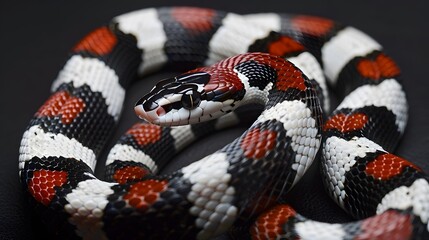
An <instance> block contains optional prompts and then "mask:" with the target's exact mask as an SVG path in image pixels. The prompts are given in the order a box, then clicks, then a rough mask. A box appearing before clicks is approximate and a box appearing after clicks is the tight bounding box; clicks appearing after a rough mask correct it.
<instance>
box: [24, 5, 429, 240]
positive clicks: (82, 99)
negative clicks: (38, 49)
mask: <svg viewBox="0 0 429 240" xmlns="http://www.w3.org/2000/svg"><path fill="white" fill-rule="evenodd" d="M247 52H265V53H247ZM237 54H240V55H238V56H235V55H237ZM231 56H235V57H231ZM284 58H286V59H288V60H289V61H290V62H289V61H286V60H284ZM218 61H220V62H218ZM215 62H218V63H215ZM211 64H214V65H212V66H210V67H200V66H201V65H211ZM321 66H323V69H322V68H321ZM162 67H172V68H176V69H186V70H189V69H191V68H194V67H199V68H198V69H196V70H191V71H188V72H187V73H186V74H183V75H180V76H178V77H176V78H174V79H167V80H164V81H161V82H160V83H159V84H158V85H157V86H155V87H154V89H153V90H152V92H151V93H149V94H148V95H146V96H145V97H144V98H143V99H142V100H141V101H139V102H138V104H137V106H136V112H137V113H138V114H140V115H141V116H143V117H145V118H146V119H147V120H149V121H152V122H156V123H158V124H161V125H183V124H185V123H195V124H194V125H191V126H189V125H188V126H178V127H168V126H164V127H161V126H157V125H152V124H149V123H138V124H136V125H134V126H133V127H132V128H131V129H130V130H128V131H127V132H126V133H125V134H124V135H123V136H122V137H121V138H120V140H119V141H118V143H117V145H115V146H114V147H113V148H112V150H111V152H110V154H109V156H108V158H107V166H106V175H107V177H106V180H107V182H106V181H101V180H99V179H97V178H96V177H95V176H94V175H93V169H94V167H95V164H96V159H97V157H98V156H99V154H100V152H101V150H102V148H103V147H104V146H105V145H106V143H107V141H108V139H109V136H110V135H111V131H112V129H113V128H114V126H115V124H116V122H117V121H118V119H119V117H120V112H121V108H122V104H123V100H124V97H125V92H126V90H125V89H126V88H127V87H128V86H129V85H130V83H131V82H132V81H133V80H134V79H135V77H136V76H137V75H144V74H147V73H150V72H152V71H155V70H157V69H160V68H162ZM298 68H299V69H300V70H299V69H298ZM399 75H400V71H399V68H398V67H397V66H396V64H395V63H394V61H393V60H392V59H391V58H390V57H388V56H387V55H386V54H384V53H383V52H382V47H381V45H379V44H378V43H377V42H375V41H374V40H372V39H371V38H370V37H368V36H367V35H365V34H364V33H362V32H360V31H359V30H357V29H355V28H352V27H345V26H342V25H340V24H337V23H335V22H333V21H331V20H327V19H322V18H318V17H310V16H300V15H297V16H295V15H278V14H261V15H249V16H244V17H243V16H239V15H236V14H232V13H224V12H220V11H215V10H211V9H198V8H187V7H172V8H159V9H144V10H139V11H135V12H131V13H128V14H124V15H121V16H119V17H117V18H115V19H113V20H112V22H111V23H110V24H109V25H107V26H102V27H100V28H98V29H96V30H95V31H93V32H92V33H90V34H89V35H88V36H86V37H85V38H83V39H82V40H81V41H80V42H79V43H78V44H77V45H76V46H75V47H74V48H73V50H72V54H71V56H70V59H69V60H68V61H67V63H66V64H65V66H64V68H63V70H61V72H60V73H59V75H58V78H57V79H56V80H55V81H54V83H53V86H52V91H53V94H52V96H51V97H50V98H49V99H48V100H47V101H46V103H45V104H44V105H43V106H42V107H41V108H40V109H39V110H38V111H37V113H36V114H35V116H34V118H33V119H32V120H31V122H30V124H29V126H28V128H27V130H26V131H25V133H24V136H23V139H22V142H21V147H20V158H19V171H20V177H21V182H22V184H23V186H24V188H25V189H26V190H27V191H28V193H29V195H30V196H31V197H32V199H34V202H35V204H36V206H37V208H38V209H39V210H41V211H42V215H43V216H45V218H46V219H45V221H46V222H47V223H48V224H50V226H51V229H53V230H54V231H56V233H57V234H64V235H67V234H70V233H73V234H76V235H77V236H79V237H82V238H85V239H91V238H94V239H106V238H114V239H141V238H145V239H146V238H147V239H161V238H162V239H177V238H183V239H194V238H198V239H209V238H211V237H214V236H217V235H219V234H222V233H224V232H226V231H227V230H228V229H230V228H231V227H236V228H237V229H240V228H241V227H242V226H248V225H250V224H251V223H250V222H249V221H250V220H253V219H255V220H256V221H255V223H254V225H253V226H252V227H251V230H250V233H241V232H240V233H239V234H242V235H239V237H240V238H243V237H245V236H251V237H252V238H253V239H272V238H288V239H296V238H301V239H328V238H329V239H352V238H353V239H374V238H383V239H387V238H389V239H390V238H395V239H406V238H410V239H426V238H429V236H428V235H429V233H428V220H429V219H428V218H429V184H428V181H427V176H426V175H425V174H424V173H423V172H422V171H421V169H420V168H419V167H417V166H415V165H414V164H413V163H411V162H409V161H407V160H405V159H402V158H400V157H397V156H394V155H393V154H390V153H388V152H387V151H392V150H393V149H394V147H395V146H396V144H397V142H398V139H399V137H400V135H401V134H402V133H403V131H404V128H405V125H406V121H407V103H406V98H405V94H404V92H403V90H402V87H401V85H400V82H399V81H398V78H399ZM325 76H327V79H328V80H329V83H330V84H331V85H332V86H333V88H335V89H336V90H337V92H338V94H339V95H341V96H345V99H344V100H343V102H342V103H341V104H340V105H339V106H338V107H337V109H336V110H335V111H333V113H332V114H331V115H330V116H329V117H328V118H327V121H326V122H325V123H324V124H323V123H322V115H323V114H322V109H321V107H323V108H324V110H325V111H327V110H328V109H329V101H328V99H327V95H328V94H327V87H326V86H327V84H326V83H325ZM179 83H180V84H179ZM185 95H186V96H185ZM183 96H185V97H183ZM182 98H183V99H185V100H182ZM196 99H198V100H200V101H198V102H195V100H196ZM248 104H257V105H262V106H263V107H264V111H263V112H262V114H261V115H260V116H259V117H258V118H257V120H256V121H255V122H254V123H253V124H252V125H251V127H250V128H249V129H248V130H247V131H246V132H245V133H243V135H242V136H240V137H239V138H237V139H236V140H234V141H233V142H232V143H230V144H228V145H227V146H225V147H224V148H222V149H220V150H219V151H217V152H216V153H214V154H212V155H209V156H207V157H205V158H203V159H202V160H200V161H198V162H195V163H193V164H191V165H189V166H186V167H184V168H182V169H180V170H178V171H176V172H175V173H173V174H171V175H167V176H158V175H156V173H157V171H158V170H159V169H162V168H163V167H164V166H165V165H166V164H167V163H168V161H169V160H170V159H171V158H172V157H173V156H174V154H176V153H177V152H178V151H180V150H181V149H183V148H184V147H186V146H187V145H189V144H190V143H191V142H193V141H195V140H197V139H198V138H199V137H202V136H204V135H205V134H209V133H211V132H213V131H216V130H219V129H222V128H225V127H228V126H231V125H235V124H240V123H241V122H243V121H246V120H248V113H246V112H244V113H243V112H242V111H241V110H240V109H237V108H238V107H239V106H243V105H248ZM224 114H226V115H224ZM215 118H216V119H215ZM210 119H214V120H213V121H208V122H204V121H207V120H210ZM200 122H201V123H200ZM322 131H324V136H323V137H322ZM321 146H322V147H323V149H322V152H323V154H322V155H323V157H322V160H321V161H322V164H321V166H322V173H323V176H324V182H325V185H326V187H327V190H328V192H329V194H330V195H331V196H332V198H333V199H334V200H335V201H336V202H337V203H338V204H339V205H340V206H341V207H342V208H344V209H345V210H346V211H347V212H348V213H350V214H351V215H352V216H354V217H356V218H366V217H368V218H366V219H363V220H360V221H357V222H353V223H347V224H327V223H319V222H315V221H311V220H308V219H306V218H304V217H302V216H300V215H299V214H297V213H295V211H294V210H293V209H291V207H290V206H287V205H277V206H275V207H273V208H272V209H269V210H268V211H267V212H264V211H265V210H266V209H268V208H269V207H271V206H272V205H273V203H275V202H277V201H282V198H283V196H284V193H286V192H287V191H288V190H289V189H290V188H291V187H292V186H293V185H294V184H295V183H296V182H298V181H299V179H300V178H301V177H302V176H303V174H304V173H305V171H306V170H307V169H308V167H309V166H310V165H311V164H312V162H313V160H314V158H315V156H316V154H317V152H318V150H319V147H321ZM261 213H262V214H261ZM258 214H261V215H259V217H257V215H258ZM374 214H378V215H376V216H373V217H371V216H372V215H374ZM248 220H249V221H248ZM247 234H250V235H247Z"/></svg>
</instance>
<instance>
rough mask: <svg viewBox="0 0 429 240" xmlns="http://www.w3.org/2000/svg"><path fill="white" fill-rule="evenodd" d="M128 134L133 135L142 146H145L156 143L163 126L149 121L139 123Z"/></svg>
mask: <svg viewBox="0 0 429 240" xmlns="http://www.w3.org/2000/svg"><path fill="white" fill-rule="evenodd" d="M126 134H129V135H131V136H132V137H133V138H134V140H136V141H137V144H139V145H140V146H145V145H147V144H151V143H156V142H157V141H158V140H159V139H160V138H161V127H160V126H158V125H154V124H149V123H137V124H134V125H133V126H132V127H131V128H130V129H129V130H128V131H127V132H126Z"/></svg>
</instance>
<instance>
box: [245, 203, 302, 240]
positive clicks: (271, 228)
mask: <svg viewBox="0 0 429 240" xmlns="http://www.w3.org/2000/svg"><path fill="white" fill-rule="evenodd" d="M295 215H296V212H295V210H293V209H292V207H290V206H289V205H286V204H281V205H277V206H275V207H273V208H272V209H270V210H268V211H266V212H264V213H263V214H261V215H259V217H258V218H257V219H256V221H255V223H254V224H253V226H252V227H251V229H250V234H251V237H252V239H254V240H262V239H277V236H278V235H280V234H284V232H283V225H284V224H285V223H286V222H287V221H288V220H289V219H290V218H292V217H294V216H295Z"/></svg>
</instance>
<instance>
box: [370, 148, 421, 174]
mask: <svg viewBox="0 0 429 240" xmlns="http://www.w3.org/2000/svg"><path fill="white" fill-rule="evenodd" d="M405 167H411V168H414V169H416V170H418V171H421V169H420V168H419V167H417V166H416V165H414V164H412V163H411V162H409V161H407V160H405V159H403V158H400V157H398V156H395V155H393V154H390V153H386V154H382V155H380V156H378V157H377V158H376V159H375V160H374V161H372V162H370V163H368V164H367V165H366V168H365V172H366V174H367V175H369V176H373V177H374V178H375V179H379V180H388V179H389V178H392V177H394V176H397V175H399V174H401V173H402V171H403V170H404V168H405Z"/></svg>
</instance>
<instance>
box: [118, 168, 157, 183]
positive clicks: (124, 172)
mask: <svg viewBox="0 0 429 240" xmlns="http://www.w3.org/2000/svg"><path fill="white" fill-rule="evenodd" d="M147 174H149V171H148V170H147V169H145V168H143V167H138V166H127V167H124V168H121V169H118V170H116V171H115V174H114V175H113V179H115V181H116V182H117V183H120V184H124V183H127V182H131V181H133V180H140V179H142V178H143V177H144V176H146V175H147Z"/></svg>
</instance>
